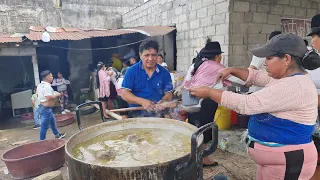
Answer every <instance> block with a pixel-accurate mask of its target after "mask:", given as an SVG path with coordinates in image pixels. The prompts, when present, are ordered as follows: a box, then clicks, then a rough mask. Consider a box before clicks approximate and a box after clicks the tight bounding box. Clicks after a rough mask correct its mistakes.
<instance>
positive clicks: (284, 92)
mask: <svg viewBox="0 0 320 180" xmlns="http://www.w3.org/2000/svg"><path fill="white" fill-rule="evenodd" d="M251 52H252V54H253V55H255V56H257V57H266V61H265V64H266V70H267V72H265V71H259V70H253V69H242V68H227V69H225V70H224V71H222V72H221V73H220V75H219V78H221V79H222V81H223V80H224V79H225V78H226V77H228V76H229V75H230V74H232V75H234V76H236V77H239V78H240V79H242V80H244V81H246V82H247V83H253V85H258V86H265V88H264V89H262V90H261V91H257V92H254V93H252V94H250V95H244V94H236V93H233V92H228V91H222V90H217V89H210V88H208V87H201V88H194V89H191V94H192V95H195V96H197V97H199V98H211V99H212V100H214V101H215V102H217V103H219V104H221V105H222V106H225V107H227V108H229V109H233V110H235V111H237V112H238V113H240V114H247V115H251V118H250V121H249V125H248V138H247V145H248V152H249V155H250V156H251V157H252V159H253V160H254V161H255V162H256V163H257V177H256V179H257V180H262V179H263V180H265V179H266V180H273V179H285V180H298V179H299V180H309V179H310V178H311V177H312V175H313V174H314V172H315V169H316V165H317V150H316V147H315V145H314V143H313V141H312V132H313V129H314V126H315V122H316V118H317V114H318V113H317V106H318V99H317V96H318V94H317V89H316V87H315V85H314V83H313V82H312V79H311V77H310V75H309V74H308V73H307V72H306V71H305V70H304V69H314V68H318V67H319V64H318V65H317V63H315V62H317V61H320V57H319V56H318V54H317V53H315V52H314V51H311V52H309V51H308V50H307V47H306V45H305V44H304V41H303V39H302V38H300V37H299V36H297V35H294V34H291V33H287V34H281V35H278V36H275V37H274V38H272V39H271V40H270V41H268V42H267V43H266V44H265V45H264V46H262V47H261V48H257V49H253V50H251Z"/></svg>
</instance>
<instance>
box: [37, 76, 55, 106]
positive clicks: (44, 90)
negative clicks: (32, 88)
mask: <svg viewBox="0 0 320 180" xmlns="http://www.w3.org/2000/svg"><path fill="white" fill-rule="evenodd" d="M56 93H57V92H55V91H54V90H53V89H52V87H51V84H50V83H48V82H45V81H41V83H40V84H39V85H38V87H37V94H38V100H39V102H40V103H44V102H46V101H47V98H46V96H53V95H55V94H56Z"/></svg>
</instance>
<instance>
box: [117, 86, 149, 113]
mask: <svg viewBox="0 0 320 180" xmlns="http://www.w3.org/2000/svg"><path fill="white" fill-rule="evenodd" d="M121 97H122V99H123V100H125V101H127V102H128V103H130V104H139V105H141V106H142V107H144V108H145V109H147V108H150V107H151V106H153V104H154V103H153V102H151V101H149V100H147V99H144V98H141V97H138V96H135V95H134V94H132V92H131V91H130V90H128V89H122V94H121Z"/></svg>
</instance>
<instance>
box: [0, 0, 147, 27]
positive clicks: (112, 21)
mask: <svg viewBox="0 0 320 180" xmlns="http://www.w3.org/2000/svg"><path fill="white" fill-rule="evenodd" d="M54 1H56V0H0V33H2V32H9V33H12V32H28V31H29V30H28V29H29V27H30V26H40V25H42V26H56V27H77V28H119V27H120V26H121V14H123V13H125V12H127V11H129V10H131V9H132V8H134V7H136V6H138V5H139V4H141V3H143V0H112V1H106V0H95V1H93V0H61V2H62V6H61V7H58V8H56V7H55V6H54Z"/></svg>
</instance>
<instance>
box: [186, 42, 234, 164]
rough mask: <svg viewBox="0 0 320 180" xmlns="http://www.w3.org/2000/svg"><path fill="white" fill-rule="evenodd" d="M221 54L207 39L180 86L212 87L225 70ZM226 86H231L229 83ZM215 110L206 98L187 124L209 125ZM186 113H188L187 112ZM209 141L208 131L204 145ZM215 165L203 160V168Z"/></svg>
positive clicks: (216, 105)
mask: <svg viewBox="0 0 320 180" xmlns="http://www.w3.org/2000/svg"><path fill="white" fill-rule="evenodd" d="M222 53H223V52H222V51H221V47H220V44H219V42H217V41H215V42H211V40H210V39H208V40H207V43H206V45H205V47H204V48H202V49H201V51H200V52H199V54H198V55H197V57H196V58H195V59H194V63H193V64H192V65H191V68H190V70H189V75H187V77H186V78H185V80H184V82H183V85H182V86H183V87H184V88H185V89H190V88H195V87H201V86H211V85H213V84H214V83H215V82H216V77H217V75H218V74H219V72H221V71H222V70H223V69H225V68H226V67H225V66H223V65H222V64H221V63H220V62H221V60H222V56H221V54H222ZM227 84H228V85H231V83H230V82H229V83H227ZM217 108H218V103H216V102H215V101H213V100H211V99H210V98H206V99H204V100H203V101H202V103H201V109H200V111H199V112H195V113H188V122H189V123H190V124H193V125H195V126H197V127H201V126H203V125H205V124H207V123H210V122H212V121H213V118H214V115H215V113H216V110H217ZM182 109H184V108H182ZM184 110H185V109H184ZM186 111H187V112H188V110H186ZM211 140H212V133H211V132H209V131H207V132H205V133H204V143H205V144H206V143H208V142H210V141H211ZM217 164H218V163H217V162H211V161H210V159H209V157H205V158H204V159H203V165H204V166H216V165H217Z"/></svg>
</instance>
